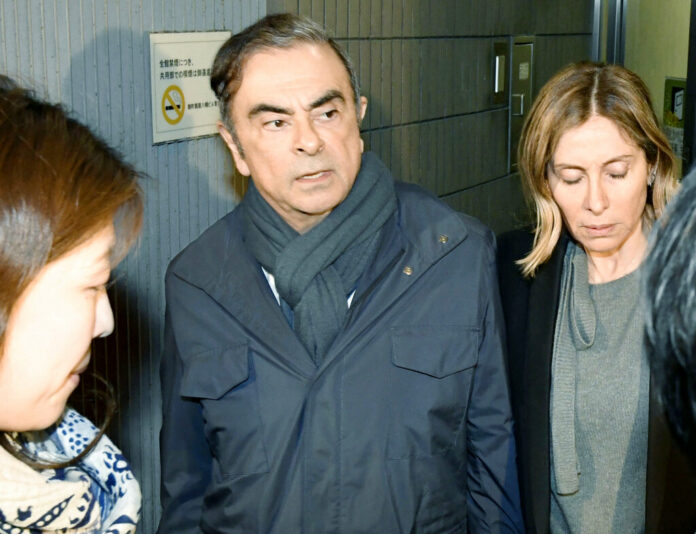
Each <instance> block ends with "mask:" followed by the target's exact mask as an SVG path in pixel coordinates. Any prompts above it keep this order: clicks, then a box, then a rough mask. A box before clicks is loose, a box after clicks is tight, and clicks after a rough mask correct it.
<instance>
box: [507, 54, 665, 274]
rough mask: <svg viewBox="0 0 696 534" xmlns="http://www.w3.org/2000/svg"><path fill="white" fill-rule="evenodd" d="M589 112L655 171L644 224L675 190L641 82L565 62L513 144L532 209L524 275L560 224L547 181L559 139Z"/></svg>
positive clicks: (546, 252) (615, 69) (625, 73)
mask: <svg viewBox="0 0 696 534" xmlns="http://www.w3.org/2000/svg"><path fill="white" fill-rule="evenodd" d="M594 115H599V116H601V117H606V118H607V119H609V120H611V121H612V122H613V123H614V124H616V126H617V127H618V128H619V130H621V132H623V133H624V134H625V135H626V136H627V137H628V138H629V139H630V140H631V141H632V142H633V143H635V144H636V145H637V146H638V147H639V148H640V149H641V150H642V151H643V153H644V154H645V159H646V161H647V163H648V166H649V167H651V168H652V170H653V172H654V181H653V183H652V185H651V187H650V188H649V190H648V198H647V199H646V204H645V210H644V212H643V223H644V225H645V227H648V228H649V226H650V225H651V224H652V222H653V221H654V220H655V219H656V218H658V217H659V216H660V214H661V213H662V210H663V209H664V207H665V205H666V204H667V202H668V201H669V199H670V198H671V197H672V196H673V195H674V193H675V192H676V190H677V180H676V177H675V173H674V155H673V153H672V148H671V147H670V145H669V142H668V141H667V138H666V137H665V135H664V133H663V132H662V130H661V129H660V125H659V123H658V121H657V117H656V116H655V112H654V111H653V109H652V106H651V104H650V93H649V92H648V88H647V87H646V86H645V84H644V83H643V81H642V80H641V79H640V78H639V77H638V76H637V75H636V74H635V73H633V72H631V71H630V70H628V69H626V68H624V67H621V66H619V65H605V64H603V63H591V62H588V61H583V62H580V63H573V64H570V65H568V66H566V67H565V68H563V69H561V70H560V71H559V72H557V73H556V74H555V75H554V76H553V77H552V78H551V79H550V80H549V81H548V82H547V83H546V84H545V85H544V87H542V88H541V91H540V92H539V95H538V96H537V97H536V99H535V101H534V104H533V105H532V108H531V110H530V112H529V116H528V117H527V119H526V120H525V123H524V126H523V128H522V135H521V138H520V143H519V146H518V157H517V160H518V163H519V168H520V175H521V177H522V185H523V187H524V190H525V193H526V195H527V197H528V198H529V199H530V200H531V202H532V204H533V206H534V211H535V212H536V227H535V235H534V246H533V248H532V251H531V252H530V253H529V254H528V255H527V257H525V258H523V259H522V260H520V262H519V264H520V265H521V266H522V271H523V273H524V275H525V276H533V275H534V272H535V271H536V269H537V268H538V267H539V266H540V265H541V264H543V263H544V262H546V261H547V260H548V259H549V258H550V257H551V252H552V251H553V249H554V247H555V246H556V243H557V242H558V238H559V236H560V235H561V229H562V227H563V220H562V216H561V212H560V209H559V208H558V206H557V205H556V203H555V201H554V200H553V197H552V196H551V191H550V189H549V187H548V182H547V179H548V176H547V173H548V170H549V164H550V163H551V162H552V159H553V154H554V152H555V151H556V147H557V146H558V141H559V140H560V138H561V137H562V136H563V134H565V133H566V132H567V131H568V130H570V129H572V128H576V127H578V126H581V125H582V124H584V123H585V122H586V121H587V120H588V119H589V118H590V117H592V116H594ZM645 178H646V181H647V179H648V177H647V176H646V177H645Z"/></svg>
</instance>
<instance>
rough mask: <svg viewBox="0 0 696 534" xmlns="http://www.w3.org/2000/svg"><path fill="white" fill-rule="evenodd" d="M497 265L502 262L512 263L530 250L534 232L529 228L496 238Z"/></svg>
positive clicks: (505, 233)
mask: <svg viewBox="0 0 696 534" xmlns="http://www.w3.org/2000/svg"><path fill="white" fill-rule="evenodd" d="M496 239H497V242H498V264H500V263H501V260H502V261H505V262H509V263H514V262H516V261H517V260H520V259H522V258H524V257H525V256H526V255H527V254H529V251H530V250H532V245H533V244H534V232H533V231H532V229H531V228H518V229H515V230H509V231H507V232H504V233H502V234H499V235H498V236H497V238H496Z"/></svg>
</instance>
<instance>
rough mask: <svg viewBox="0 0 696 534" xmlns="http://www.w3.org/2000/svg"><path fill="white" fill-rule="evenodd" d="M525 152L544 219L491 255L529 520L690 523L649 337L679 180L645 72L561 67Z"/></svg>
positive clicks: (545, 526)
mask: <svg viewBox="0 0 696 534" xmlns="http://www.w3.org/2000/svg"><path fill="white" fill-rule="evenodd" d="M518 161H519V167H520V173H521V176H522V181H523V184H524V188H525V190H526V193H527V194H528V196H529V198H530V199H531V201H532V203H533V206H534V209H535V212H536V225H535V227H534V229H533V232H531V233H529V232H524V231H517V232H512V233H509V234H506V235H504V236H502V237H501V239H500V240H499V251H498V265H499V277H500V290H501V295H502V299H503V308H504V312H505V318H506V322H507V343H508V353H509V369H510V381H511V390H512V403H513V410H514V413H515V417H516V439H517V445H518V465H519V476H520V486H521V492H522V502H523V507H524V511H525V520H526V523H527V530H528V532H534V533H547V532H554V533H556V532H561V533H565V532H572V533H577V532H603V533H605V532H615V533H624V532H658V531H661V532H693V531H694V527H696V509H695V508H694V507H693V504H692V503H693V502H694V501H693V500H692V501H690V502H689V499H690V498H691V499H693V498H694V497H693V496H694V495H696V492H694V487H693V479H692V478H691V476H690V474H689V472H688V467H687V464H686V462H684V461H683V458H682V457H681V456H680V455H679V454H678V452H677V450H676V449H673V448H672V445H671V441H670V436H669V433H668V432H667V431H666V428H665V427H664V424H663V420H662V417H661V414H660V413H659V410H658V407H657V405H656V404H655V403H654V402H652V400H651V396H650V392H651V388H650V371H649V366H648V362H647V359H646V356H645V352H644V350H643V326H644V318H643V306H642V304H641V302H640V300H639V276H640V275H639V267H640V264H641V262H642V260H643V257H644V255H645V252H646V244H647V234H648V232H649V230H650V227H651V225H652V223H653V222H654V221H655V219H656V218H657V217H659V216H660V215H661V213H662V211H663V210H664V208H665V205H666V204H667V202H668V201H669V199H670V198H671V197H672V195H673V194H674V193H675V191H676V189H677V180H676V178H675V175H674V156H673V154H672V152H671V149H670V147H669V144H668V142H667V140H666V138H665V136H664V134H663V133H662V132H661V131H660V128H659V125H658V122H657V119H656V117H655V114H654V112H653V111H652V107H651V103H650V97H649V93H648V90H647V88H646V87H645V84H644V83H643V82H642V81H641V80H640V78H638V76H636V75H635V74H634V73H632V72H630V71H629V70H627V69H625V68H623V67H620V66H616V65H602V64H596V63H587V62H583V63H578V64H573V65H569V66H567V67H566V68H564V69H563V70H561V71H560V72H558V73H557V74H556V75H555V76H554V77H553V78H552V79H551V80H550V81H549V82H548V83H547V84H546V85H545V86H544V87H543V88H542V90H541V91H540V93H539V95H538V97H537V99H536V101H535V103H534V105H533V107H532V109H531V111H530V115H529V117H528V118H527V121H526V123H525V126H524V129H523V132H522V138H521V140H520V145H519V154H518ZM690 496H691V497H690ZM682 503H683V505H680V504H682ZM686 503H689V504H688V505H687V504H686Z"/></svg>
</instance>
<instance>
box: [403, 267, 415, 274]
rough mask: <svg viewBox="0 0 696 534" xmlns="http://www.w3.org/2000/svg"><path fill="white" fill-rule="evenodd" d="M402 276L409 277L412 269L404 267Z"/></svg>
mask: <svg viewBox="0 0 696 534" xmlns="http://www.w3.org/2000/svg"><path fill="white" fill-rule="evenodd" d="M404 274H405V275H406V276H411V275H412V274H413V269H412V268H411V267H410V266H409V265H407V266H406V267H404Z"/></svg>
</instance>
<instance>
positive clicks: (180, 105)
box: [162, 85, 186, 124]
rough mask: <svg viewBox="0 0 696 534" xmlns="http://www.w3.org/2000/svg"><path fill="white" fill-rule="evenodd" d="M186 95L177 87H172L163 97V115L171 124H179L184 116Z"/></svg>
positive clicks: (165, 91) (166, 90) (167, 89)
mask: <svg viewBox="0 0 696 534" xmlns="http://www.w3.org/2000/svg"><path fill="white" fill-rule="evenodd" d="M185 109H186V101H185V100H184V93H183V92H182V91H181V89H179V87H177V86H176V85H170V86H169V87H167V88H166V89H165V90H164V94H163V95H162V115H164V120H165V121H167V122H168V123H169V124H177V123H178V122H179V121H180V120H181V118H182V117H183V116H184V110H185Z"/></svg>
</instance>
